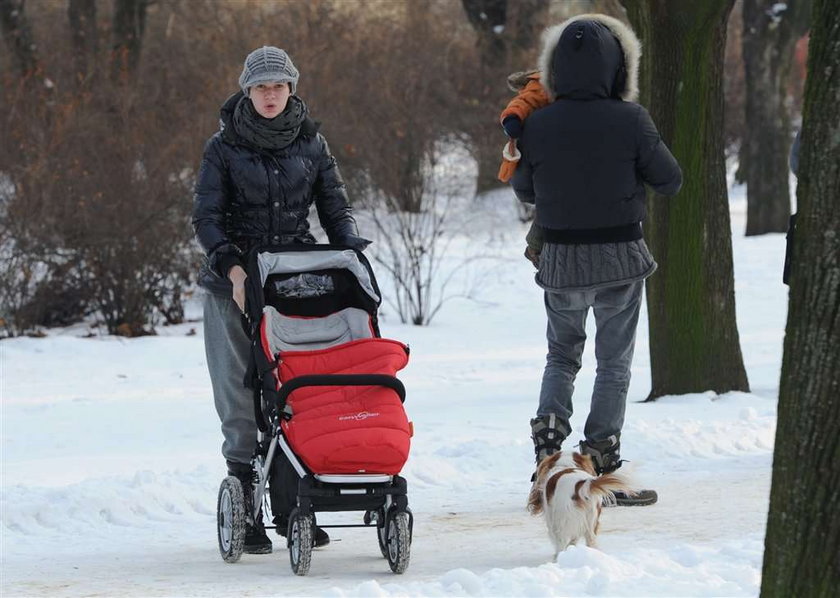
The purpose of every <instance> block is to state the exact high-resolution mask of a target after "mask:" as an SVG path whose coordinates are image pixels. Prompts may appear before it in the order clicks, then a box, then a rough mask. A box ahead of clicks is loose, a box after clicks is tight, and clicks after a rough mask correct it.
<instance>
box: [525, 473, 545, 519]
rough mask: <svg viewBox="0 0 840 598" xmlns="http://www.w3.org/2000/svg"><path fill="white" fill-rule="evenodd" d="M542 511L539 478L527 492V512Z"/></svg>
mask: <svg viewBox="0 0 840 598" xmlns="http://www.w3.org/2000/svg"><path fill="white" fill-rule="evenodd" d="M542 511H543V504H542V491H541V489H540V478H537V481H536V482H534V484H533V486H531V492H530V494H528V512H529V513H530V514H531V515H539V514H540V513H542Z"/></svg>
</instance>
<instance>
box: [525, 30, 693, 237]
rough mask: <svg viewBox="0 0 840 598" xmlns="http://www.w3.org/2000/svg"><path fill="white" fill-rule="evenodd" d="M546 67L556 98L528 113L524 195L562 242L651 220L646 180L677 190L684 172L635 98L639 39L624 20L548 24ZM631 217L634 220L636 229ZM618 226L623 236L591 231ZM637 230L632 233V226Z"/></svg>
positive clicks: (656, 186) (546, 78) (669, 192)
mask: <svg viewBox="0 0 840 598" xmlns="http://www.w3.org/2000/svg"><path fill="white" fill-rule="evenodd" d="M544 39H545V40H546V42H545V47H544V48H543V52H542V58H541V62H540V67H541V69H542V71H543V73H547V74H548V76H544V78H543V82H544V85H545V86H546V88H547V91H548V93H549V97H551V98H555V99H556V100H555V101H554V102H553V103H552V104H549V105H548V106H546V107H544V108H542V109H540V110H537V111H536V112H534V113H533V114H532V115H531V116H530V117H528V118H527V119H526V120H525V130H524V133H523V136H522V138H521V140H520V143H519V147H520V150H521V152H522V159H521V160H520V163H519V166H518V168H517V170H516V173H515V175H514V177H513V180H512V185H513V188H514V191H515V192H516V195H517V197H519V199H520V200H522V201H524V202H528V203H536V207H537V223H538V224H539V225H540V226H542V227H543V228H544V229H546V230H547V232H548V233H549V234H548V235H547V238H551V236H552V235H551V232H552V231H555V230H556V231H583V233H584V234H577V233H576V234H574V235H571V236H570V235H568V234H566V235H563V234H558V235H555V239H557V238H559V239H560V240H561V242H565V239H566V237H569V238H570V240H569V241H568V242H606V241H610V240H615V241H623V240H628V238H627V234H628V233H627V227H628V226H630V225H632V226H635V227H636V229H637V230H638V231H639V233H638V234H639V235H640V234H641V229H639V228H638V223H639V222H641V221H642V220H644V218H645V215H646V211H645V188H644V183H647V184H648V185H650V186H651V187H653V189H654V190H655V191H656V192H657V193H661V194H663V195H674V194H676V193H677V191H679V188H680V185H681V184H682V173H681V171H680V168H679V165H678V164H677V162H676V160H675V159H674V157H673V156H672V155H671V152H670V151H668V148H667V147H666V146H665V144H664V143H663V142H662V140H661V139H660V137H659V132H658V131H657V130H656V126H655V125H654V124H653V121H652V120H651V118H650V115H649V114H648V113H647V111H646V110H645V109H644V108H643V107H642V106H640V105H639V104H636V103H634V102H633V101H632V100H633V99H635V95H636V93H637V77H638V75H637V72H638V58H639V54H640V49H639V42H638V40H637V39H636V37H635V34H634V33H633V32H632V31H631V30H630V29H629V28H628V27H626V26H625V25H623V24H622V23H621V22H620V21H618V20H616V19H611V18H609V17H604V16H603V15H582V16H581V17H576V18H574V19H570V20H569V21H567V22H565V23H563V24H562V25H560V26H557V27H554V28H552V29H549V30H548V31H547V32H546V34H545V36H544ZM625 100H630V101H625ZM632 226H631V228H632ZM602 229H615V230H616V231H617V234H618V236H617V237H616V238H614V239H611V238H610V237H609V235H607V236H604V234H603V233H600V232H599V233H596V234H594V235H593V236H592V239H591V240H589V241H587V238H586V232H587V231H593V230H599V231H601V230H602ZM630 237H633V234H632V231H631V234H630Z"/></svg>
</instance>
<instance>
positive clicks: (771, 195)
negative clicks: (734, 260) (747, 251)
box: [740, 0, 811, 236]
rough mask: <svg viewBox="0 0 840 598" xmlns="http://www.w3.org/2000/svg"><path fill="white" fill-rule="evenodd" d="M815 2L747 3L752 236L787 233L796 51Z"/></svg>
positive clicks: (746, 159)
mask: <svg viewBox="0 0 840 598" xmlns="http://www.w3.org/2000/svg"><path fill="white" fill-rule="evenodd" d="M810 7H811V2H810V0H788V2H787V3H786V4H785V3H782V2H777V1H776V0H744V34H743V55H744V69H745V82H746V106H745V108H746V110H745V113H746V114H745V115H746V125H747V126H746V128H745V130H744V138H743V141H742V143H741V153H740V159H741V165H740V172H741V175H742V176H743V178H744V180H745V181H746V183H747V231H746V234H747V236H750V235H762V234H764V233H771V232H777V233H781V232H785V231H786V230H787V228H788V218H789V217H790V192H789V190H788V177H789V176H790V175H789V174H788V169H787V159H788V151H789V150H790V142H791V139H792V137H793V136H792V135H791V126H790V120H791V115H790V111H791V109H790V106H789V102H788V96H790V82H791V77H790V73H791V68H792V66H793V61H794V60H793V59H794V46H795V45H796V42H797V40H798V39H799V38H800V37H802V36H803V35H804V34H805V31H807V28H808V18H809V12H810Z"/></svg>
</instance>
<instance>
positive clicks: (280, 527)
mask: <svg viewBox="0 0 840 598" xmlns="http://www.w3.org/2000/svg"><path fill="white" fill-rule="evenodd" d="M274 525H275V528H274V529H275V530H276V531H277V533H278V534H280V535H281V536H283V537H284V538H285V537H286V535H287V534H288V533H289V531H288V530H289V516H288V515H275V516H274ZM329 543H330V535H329V534H328V533H327V532H326V531H324V530H323V529H321V528H320V527H316V528H315V542H314V543H313V546H314V547H315V548H321V547H322V546H326V545H327V544H329Z"/></svg>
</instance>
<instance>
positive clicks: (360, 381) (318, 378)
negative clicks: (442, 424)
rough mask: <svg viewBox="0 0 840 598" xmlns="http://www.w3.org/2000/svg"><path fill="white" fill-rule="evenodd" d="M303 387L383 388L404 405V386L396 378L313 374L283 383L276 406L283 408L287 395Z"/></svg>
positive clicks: (366, 375) (374, 375)
mask: <svg viewBox="0 0 840 598" xmlns="http://www.w3.org/2000/svg"><path fill="white" fill-rule="evenodd" d="M305 386H384V387H386V388H390V389H391V390H393V391H394V392H396V393H397V396H399V397H400V402H401V403H405V386H403V383H402V382H400V380H399V379H398V378H395V377H394V376H387V375H385V374H314V375H309V376H298V377H296V378H292V379H291V380H289V381H288V382H285V383H283V385H282V386H281V387H280V390H279V391H278V393H277V403H278V405H281V406H284V405H285V404H286V399H288V398H289V395H290V394H292V393H293V392H294V391H296V390H298V389H299V388H303V387H305Z"/></svg>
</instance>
